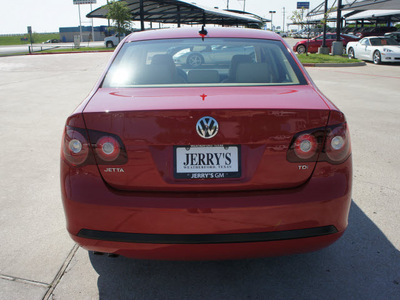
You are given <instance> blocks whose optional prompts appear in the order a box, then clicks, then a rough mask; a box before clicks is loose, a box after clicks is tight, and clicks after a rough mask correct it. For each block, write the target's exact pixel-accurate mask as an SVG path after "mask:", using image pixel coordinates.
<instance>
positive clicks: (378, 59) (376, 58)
mask: <svg viewBox="0 0 400 300" xmlns="http://www.w3.org/2000/svg"><path fill="white" fill-rule="evenodd" d="M381 62H382V61H381V53H380V52H379V51H378V50H376V51H375V52H374V64H376V65H379V64H380V63H381Z"/></svg>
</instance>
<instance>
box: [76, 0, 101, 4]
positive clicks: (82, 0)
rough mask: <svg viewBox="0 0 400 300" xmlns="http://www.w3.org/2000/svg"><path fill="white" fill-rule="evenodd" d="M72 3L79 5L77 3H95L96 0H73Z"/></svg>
mask: <svg viewBox="0 0 400 300" xmlns="http://www.w3.org/2000/svg"><path fill="white" fill-rule="evenodd" d="M73 1H74V5H79V4H96V1H97V0H73Z"/></svg>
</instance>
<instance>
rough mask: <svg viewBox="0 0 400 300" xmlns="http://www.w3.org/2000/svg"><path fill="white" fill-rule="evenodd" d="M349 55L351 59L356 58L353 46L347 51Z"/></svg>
mask: <svg viewBox="0 0 400 300" xmlns="http://www.w3.org/2000/svg"><path fill="white" fill-rule="evenodd" d="M347 55H348V57H349V59H354V58H356V57H355V54H354V49H353V48H351V47H350V48H349V53H347Z"/></svg>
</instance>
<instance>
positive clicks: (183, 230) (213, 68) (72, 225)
mask: <svg viewBox="0 0 400 300" xmlns="http://www.w3.org/2000/svg"><path fill="white" fill-rule="evenodd" d="M207 31H208V32H207ZM215 49H218V51H214V50H215ZM223 49H226V53H224V51H223ZM183 53H189V54H188V55H187V62H185V61H183V62H182V56H183ZM214 53H215V57H213V58H212V60H211V59H209V60H207V61H202V64H197V65H196V67H194V66H193V64H190V63H189V62H190V60H193V58H194V56H195V57H196V59H199V60H202V59H204V57H205V56H206V55H207V56H212V55H214ZM217 55H218V57H217ZM227 58H229V59H228V60H227ZM227 61H228V62H227ZM351 183H352V162H351V148H350V137H349V131H348V126H347V123H346V119H345V117H344V115H343V113H341V112H340V111H339V109H338V108H337V107H336V106H334V105H333V104H332V103H331V102H330V101H329V100H328V99H327V98H326V97H325V96H324V95H323V94H321V92H320V91H319V90H318V89H317V88H316V86H315V85H314V83H313V82H312V81H311V79H310V77H309V75H308V74H307V73H306V71H305V70H304V68H303V67H302V66H301V64H300V63H299V61H298V60H297V58H296V57H295V55H294V54H293V52H292V51H291V50H290V48H289V46H288V45H287V44H286V43H285V42H284V41H283V40H282V39H281V38H280V37H279V36H278V35H276V34H274V33H269V32H265V31H261V30H254V29H228V28H210V29H208V30H202V31H201V33H200V34H199V29H194V28H190V29H174V30H154V31H147V32H141V33H134V34H133V35H130V36H128V37H127V38H125V40H124V41H123V42H121V44H120V45H119V46H118V48H117V49H116V51H115V54H114V55H113V57H112V59H111V61H110V64H109V66H108V67H107V69H106V71H105V72H104V74H103V75H102V76H101V78H100V80H99V81H98V83H97V84H96V86H95V88H94V89H93V91H92V92H91V93H90V95H89V96H88V97H87V98H86V99H85V100H84V101H83V102H82V104H81V105H79V106H78V108H77V109H76V110H75V111H74V112H73V113H72V114H71V116H70V117H69V118H68V119H67V122H66V125H65V131H64V136H63V143H62V151H61V187H62V198H63V203H64V208H65V214H66V218H67V228H68V231H69V233H70V235H71V237H72V238H73V239H74V240H75V241H76V242H77V243H78V244H79V245H81V246H82V247H83V248H85V249H87V250H93V251H99V252H105V253H114V254H121V255H124V256H128V257H135V258H146V259H177V260H197V259H237V258H247V257H263V256H271V255H284V254H291V253H299V252H306V251H313V250H317V249H320V248H322V247H326V246H328V245H330V244H331V243H333V242H334V241H336V240H337V239H338V238H339V237H340V236H341V235H342V234H343V232H344V230H345V229H346V226H347V221H348V214H349V207H350V201H351Z"/></svg>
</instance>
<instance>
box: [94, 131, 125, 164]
mask: <svg viewBox="0 0 400 300" xmlns="http://www.w3.org/2000/svg"><path fill="white" fill-rule="evenodd" d="M96 153H97V155H98V156H100V158H101V159H102V160H104V161H114V160H116V159H117V158H118V155H119V153H120V146H119V143H118V142H117V140H116V139H115V138H113V137H112V136H103V137H102V138H100V139H99V140H98V141H97V143H96Z"/></svg>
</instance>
